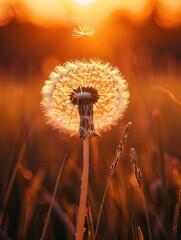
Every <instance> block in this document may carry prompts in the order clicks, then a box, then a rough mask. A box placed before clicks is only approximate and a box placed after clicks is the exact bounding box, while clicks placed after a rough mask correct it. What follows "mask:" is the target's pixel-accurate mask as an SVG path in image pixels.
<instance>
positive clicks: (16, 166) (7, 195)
mask: <svg viewBox="0 0 181 240" xmlns="http://www.w3.org/2000/svg"><path fill="white" fill-rule="evenodd" d="M25 150H26V141H24V142H23V144H22V146H21V149H20V152H19V155H18V159H17V163H16V165H15V167H14V169H13V172H12V174H11V178H10V181H9V184H8V186H7V190H6V193H5V197H4V200H3V206H4V208H6V206H7V203H8V200H9V196H10V194H11V190H12V187H13V184H14V181H15V178H16V175H17V172H18V170H19V167H20V166H21V162H22V160H23V156H24V153H25ZM4 217H5V216H4V212H3V213H2V218H1V225H3V222H4Z"/></svg>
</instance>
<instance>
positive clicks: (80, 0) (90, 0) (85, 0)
mask: <svg viewBox="0 0 181 240" xmlns="http://www.w3.org/2000/svg"><path fill="white" fill-rule="evenodd" d="M73 1H74V2H76V3H80V4H89V3H93V2H95V0H73Z"/></svg>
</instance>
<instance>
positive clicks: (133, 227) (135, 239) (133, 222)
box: [131, 216, 138, 240]
mask: <svg viewBox="0 0 181 240" xmlns="http://www.w3.org/2000/svg"><path fill="white" fill-rule="evenodd" d="M131 223H132V232H133V240H138V233H137V229H136V222H135V217H134V216H132V219H131Z"/></svg>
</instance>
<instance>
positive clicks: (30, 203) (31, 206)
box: [18, 169, 45, 239]
mask: <svg viewBox="0 0 181 240" xmlns="http://www.w3.org/2000/svg"><path fill="white" fill-rule="evenodd" d="M44 177H45V170H44V169H40V170H38V171H37V173H36V175H35V176H33V178H32V179H31V182H30V186H29V187H28V189H27V190H26V192H25V196H24V200H23V204H22V214H21V218H20V223H19V226H20V227H19V232H18V239H24V238H25V236H26V234H27V229H28V226H29V224H30V222H31V220H32V217H33V213H34V211H35V209H36V206H37V197H38V193H39V191H40V189H41V186H42V182H43V180H44Z"/></svg>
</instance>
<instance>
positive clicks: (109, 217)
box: [0, 30, 181, 240]
mask: <svg viewBox="0 0 181 240" xmlns="http://www.w3.org/2000/svg"><path fill="white" fill-rule="evenodd" d="M102 31H103V30H102ZM110 38H111V39H113V38H112V37H110ZM109 40H110V39H109ZM163 41H164V40H163ZM100 43H101V41H100ZM100 43H98V45H99V44H100ZM104 44H105V45H104V47H105V49H106V46H107V45H106V44H108V42H106V43H105V42H104ZM111 44H112V45H111V47H109V48H108V52H107V53H105V52H103V50H101V51H102V52H101V53H100V57H101V58H104V59H108V61H110V62H111V63H112V64H113V65H117V66H118V67H119V69H120V71H121V72H123V74H124V76H125V78H126V79H127V81H128V84H129V89H130V103H129V106H128V109H127V112H126V113H125V116H124V118H123V120H122V121H121V122H120V123H119V125H118V126H116V127H115V128H113V129H112V130H111V131H110V132H108V133H105V134H103V135H102V137H98V136H97V137H92V138H91V140H90V173H89V189H88V205H87V206H88V207H87V212H86V222H85V233H84V239H90V240H94V239H95V237H94V233H95V229H96V224H97V220H98V216H99V209H100V205H101V202H102V198H103V195H104V192H105V188H106V185H107V191H106V195H105V199H104V204H103V206H102V212H101V216H100V222H99V228H98V232H97V236H96V239H97V240H120V239H123V240H129V239H130V240H131V239H134V240H141V239H145V240H146V239H149V240H151V237H150V235H149V233H150V232H151V235H152V239H153V240H162V239H165V240H169V239H175V240H176V239H180V238H181V223H180V220H181V213H180V211H181V210H180V209H181V193H180V195H179V191H180V187H181V148H180V146H181V124H180V123H181V95H180V93H181V81H180V79H181V68H180V66H181V62H180V60H179V59H177V58H176V56H174V55H170V54H168V53H161V54H159V55H156V54H155V52H152V50H151V48H150V49H149V48H147V47H144V46H143V47H140V48H137V49H136V50H135V51H133V49H129V48H128V46H127V47H126V48H125V49H124V50H123V47H120V48H119V42H118V40H117V42H114V43H111ZM94 47H95V46H94ZM134 47H135V46H134ZM70 48H71V50H72V47H70ZM135 48H136V47H135ZM71 50H67V51H69V52H68V54H67V55H68V56H67V57H66V56H63V57H62V58H61V57H59V60H60V63H62V61H64V58H68V57H70V55H71V54H70V51H71ZM52 54H54V53H52ZM106 54H107V55H106ZM154 54H155V55H154ZM75 55H76V54H75ZM75 55H74V56H73V57H74V58H75V57H76V56H75ZM90 55H91V54H90ZM52 56H53V57H52ZM52 56H51V57H49V58H48V57H47V58H46V59H45V58H44V59H43V61H42V62H40V63H39V64H40V67H39V68H37V69H33V70H31V68H30V69H26V70H23V69H22V72H21V66H20V65H18V67H17V66H16V65H14V66H13V67H12V66H10V67H9V69H8V67H7V68H4V66H2V67H1V68H0V116H1V125H0V132H1V134H0V148H1V155H0V156H1V159H0V239H2V240H3V239H4V240H6V239H16V240H21V239H24V240H25V239H26V240H30V239H34V240H35V239H40V238H41V236H42V231H43V228H44V226H45V220H46V216H47V212H48V209H49V206H50V202H51V197H52V194H53V191H54V188H55V183H56V180H57V176H58V173H59V170H60V168H61V166H62V163H63V160H64V157H65V154H67V158H66V160H65V163H64V166H63V169H62V172H61V176H60V182H59V184H58V189H57V193H56V196H55V200H54V201H53V204H51V205H52V211H51V215H50V219H49V222H48V226H47V231H46V239H47V240H48V239H50V240H55V239H60V240H63V239H67V240H69V239H70V240H71V239H74V237H75V232H76V222H77V220H76V218H77V213H78V204H79V197H80V184H81V174H82V141H81V139H79V138H75V137H73V138H70V137H69V136H66V135H63V134H60V133H58V131H56V130H53V129H52V128H51V127H50V126H48V125H46V123H45V120H44V117H43V115H42V112H41V109H40V98H41V97H40V91H41V88H42V86H43V83H44V81H45V79H46V78H47V75H48V73H49V71H51V70H52V68H53V66H54V63H55V64H57V58H56V56H54V55H52ZM32 59H33V57H32ZM50 60H51V61H50ZM36 61H37V59H36ZM50 68H51V69H50ZM17 69H18V70H17ZM128 122H132V127H131V130H130V133H129V135H128V137H127V140H126V143H125V144H124V148H123V151H122V152H121V158H120V159H119V162H118V163H117V166H116V169H115V171H114V173H113V174H112V176H111V177H110V178H109V176H110V172H111V170H110V168H111V166H112V164H113V162H114V159H115V154H116V149H117V148H118V145H119V143H120V140H121V136H122V133H123V131H124V128H125V126H126V124H127V123H128ZM132 148H134V149H135V151H136V155H137V163H135V162H134V161H133V162H134V164H133V165H134V167H135V168H134V170H135V173H136V174H135V173H134V171H133V166H132V162H131V159H130V151H131V149H132ZM132 160H135V155H134V156H132ZM139 169H140V171H141V178H142V180H141V186H139V181H137V179H139V178H138V172H137V170H139ZM135 175H136V177H137V178H136V177H135ZM108 179H109V180H108ZM108 181H109V182H108ZM107 183H108V184H107ZM179 196H180V197H179ZM148 219H149V221H148ZM148 222H149V224H150V231H149V232H148ZM137 228H138V230H137ZM137 231H138V233H139V234H138V233H137ZM141 232H142V233H141Z"/></svg>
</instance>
